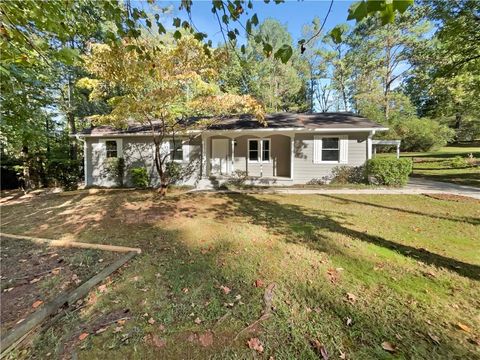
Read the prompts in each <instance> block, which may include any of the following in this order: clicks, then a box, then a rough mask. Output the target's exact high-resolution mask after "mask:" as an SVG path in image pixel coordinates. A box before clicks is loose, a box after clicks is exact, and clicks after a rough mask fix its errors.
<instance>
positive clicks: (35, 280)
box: [30, 277, 42, 284]
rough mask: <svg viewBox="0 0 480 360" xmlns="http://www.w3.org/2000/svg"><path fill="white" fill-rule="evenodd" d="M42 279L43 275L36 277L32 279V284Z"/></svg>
mask: <svg viewBox="0 0 480 360" xmlns="http://www.w3.org/2000/svg"><path fill="white" fill-rule="evenodd" d="M40 280H42V278H41V277H39V278H35V279H33V280H30V284H35V283H36V282H39V281H40Z"/></svg>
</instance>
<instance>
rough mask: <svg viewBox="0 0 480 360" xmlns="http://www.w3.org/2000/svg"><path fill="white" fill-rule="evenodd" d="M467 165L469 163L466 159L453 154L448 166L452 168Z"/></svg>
mask: <svg viewBox="0 0 480 360" xmlns="http://www.w3.org/2000/svg"><path fill="white" fill-rule="evenodd" d="M469 166H470V163H469V162H468V161H467V159H465V158H463V157H461V156H455V157H454V158H453V159H452V160H450V167H452V168H454V169H461V168H465V167H469Z"/></svg>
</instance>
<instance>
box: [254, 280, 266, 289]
mask: <svg viewBox="0 0 480 360" xmlns="http://www.w3.org/2000/svg"><path fill="white" fill-rule="evenodd" d="M254 285H255V287H257V288H261V287H264V285H265V284H264V283H263V281H262V280H260V279H257V280H255V284H254Z"/></svg>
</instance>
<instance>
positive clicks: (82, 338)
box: [78, 333, 88, 341]
mask: <svg viewBox="0 0 480 360" xmlns="http://www.w3.org/2000/svg"><path fill="white" fill-rule="evenodd" d="M87 336H88V333H81V334H80V336H79V337H78V340H80V341H82V340H85V339H86V337H87Z"/></svg>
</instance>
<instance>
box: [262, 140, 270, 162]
mask: <svg viewBox="0 0 480 360" xmlns="http://www.w3.org/2000/svg"><path fill="white" fill-rule="evenodd" d="M262 161H264V162H269V161H270V140H262Z"/></svg>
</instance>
